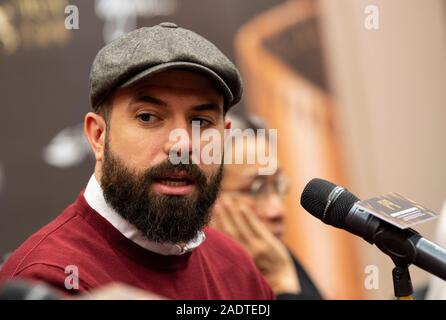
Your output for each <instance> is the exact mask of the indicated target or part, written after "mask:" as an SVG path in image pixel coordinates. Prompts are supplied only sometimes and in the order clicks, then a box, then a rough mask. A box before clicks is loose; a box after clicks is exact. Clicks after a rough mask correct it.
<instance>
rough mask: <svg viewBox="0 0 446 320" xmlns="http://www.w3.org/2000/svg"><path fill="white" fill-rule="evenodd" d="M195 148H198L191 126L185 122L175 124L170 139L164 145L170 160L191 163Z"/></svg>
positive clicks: (170, 132) (171, 129)
mask: <svg viewBox="0 0 446 320" xmlns="http://www.w3.org/2000/svg"><path fill="white" fill-rule="evenodd" d="M194 148H196V147H195V146H194V142H193V140H192V131H191V124H190V123H187V122H186V121H184V120H183V121H176V122H174V123H173V124H172V126H171V127H170V130H169V132H168V139H167V141H166V143H165V144H164V152H165V153H166V154H167V155H168V156H169V158H170V157H172V158H175V159H179V158H181V162H183V163H191V162H192V157H193V156H194V152H193V151H194ZM171 160H174V159H171ZM184 161H187V162H184ZM173 162H175V161H173Z"/></svg>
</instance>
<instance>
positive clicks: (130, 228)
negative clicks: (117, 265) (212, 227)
mask: <svg viewBox="0 0 446 320" xmlns="http://www.w3.org/2000/svg"><path fill="white" fill-rule="evenodd" d="M84 197H85V200H86V201H87V203H88V205H89V206H90V207H91V208H93V209H94V210H95V211H96V212H97V213H99V214H100V215H101V216H102V217H103V218H105V219H106V220H107V221H108V222H109V223H110V224H111V225H112V226H113V227H115V228H116V229H117V230H118V231H119V232H121V233H122V234H123V235H124V236H125V237H126V238H128V239H130V240H132V241H133V242H135V243H136V244H138V245H139V246H141V247H143V248H145V249H147V250H150V251H152V252H156V253H158V254H162V255H165V256H169V255H181V254H184V253H186V252H189V251H192V250H193V249H195V248H197V247H198V246H199V245H200V244H202V243H203V241H204V240H205V239H206V236H205V234H204V232H203V231H198V232H197V235H196V236H195V238H194V239H192V240H191V241H189V242H188V243H187V244H186V245H185V246H184V247H181V246H180V245H178V244H175V243H158V242H153V241H150V240H149V239H147V238H146V237H145V236H144V235H143V233H142V232H141V231H139V230H138V229H137V228H136V227H135V226H134V225H132V224H131V223H129V222H128V221H126V220H125V219H124V218H122V217H121V216H120V215H119V214H118V213H117V212H116V211H115V210H114V209H113V208H112V207H111V206H109V205H108V203H107V202H106V201H105V198H104V193H103V191H102V188H101V186H100V185H99V183H98V181H97V180H96V177H95V175H94V174H93V175H92V176H91V178H90V180H89V181H88V184H87V188H86V189H85V192H84Z"/></svg>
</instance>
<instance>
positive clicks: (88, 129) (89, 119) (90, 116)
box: [84, 112, 107, 161]
mask: <svg viewBox="0 0 446 320" xmlns="http://www.w3.org/2000/svg"><path fill="white" fill-rule="evenodd" d="M106 130H107V126H106V123H105V120H104V118H103V117H102V116H101V115H99V114H97V113H94V112H89V113H87V115H86V116H85V119H84V134H85V137H86V138H87V140H88V143H89V144H90V147H91V149H92V150H93V153H94V156H95V159H96V161H102V159H103V156H104V147H105V134H106Z"/></svg>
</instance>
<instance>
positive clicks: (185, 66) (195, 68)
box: [120, 61, 234, 108]
mask: <svg viewBox="0 0 446 320" xmlns="http://www.w3.org/2000/svg"><path fill="white" fill-rule="evenodd" d="M170 69H182V70H188V71H192V72H197V73H201V74H204V75H206V76H209V77H210V78H212V79H213V80H214V81H215V82H216V83H217V85H218V86H219V87H220V89H221V90H222V92H223V95H224V97H225V108H228V106H231V105H232V101H234V95H233V94H232V92H231V89H229V87H228V85H227V84H226V82H225V81H224V80H223V79H222V78H221V77H220V76H219V75H218V74H217V73H215V72H214V71H212V70H211V69H209V68H207V67H205V66H202V65H200V64H196V63H192V62H182V61H175V62H167V63H163V64H158V65H156V66H153V67H150V68H148V69H145V70H144V71H142V72H140V73H138V74H136V75H135V76H133V77H131V78H130V79H129V80H127V81H126V82H125V83H124V84H122V85H121V86H120V87H121V88H128V87H130V86H132V85H134V84H136V83H137V82H139V81H141V80H143V79H145V78H147V77H149V76H151V75H153V74H155V73H159V72H161V71H166V70H170Z"/></svg>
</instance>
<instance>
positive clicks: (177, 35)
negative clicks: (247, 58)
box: [90, 22, 243, 111]
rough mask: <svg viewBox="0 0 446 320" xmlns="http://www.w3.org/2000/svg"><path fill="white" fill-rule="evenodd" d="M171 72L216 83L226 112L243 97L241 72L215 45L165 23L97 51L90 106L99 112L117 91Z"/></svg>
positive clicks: (135, 31)
mask: <svg viewBox="0 0 446 320" xmlns="http://www.w3.org/2000/svg"><path fill="white" fill-rule="evenodd" d="M168 69H185V70H189V71H193V72H198V73H202V74H204V75H207V76H209V77H210V78H212V79H213V80H215V82H216V83H217V85H218V86H219V88H220V89H221V90H222V93H223V96H224V98H225V109H226V110H228V109H229V108H230V107H232V106H233V105H234V104H236V103H237V102H239V101H240V99H241V97H242V92H243V84H242V79H241V77H240V73H239V71H238V70H237V68H236V67H235V66H234V64H233V63H232V62H231V61H230V60H229V59H228V58H227V57H226V56H225V55H224V54H223V53H222V52H221V51H220V50H219V49H218V48H217V47H216V46H215V45H213V44H212V43H211V42H209V41H208V40H206V39H205V38H203V37H202V36H200V35H198V34H196V33H195V32H192V31H190V30H187V29H184V28H180V27H178V26H177V25H176V24H174V23H171V22H164V23H161V24H159V25H156V26H153V27H144V28H140V29H136V30H134V31H132V32H129V33H127V34H125V35H123V36H122V37H120V38H118V39H116V40H114V41H112V42H111V43H109V44H107V45H106V46H105V47H103V48H102V49H101V50H100V51H99V52H98V54H97V55H96V58H95V59H94V61H93V65H92V67H91V71H90V101H91V106H92V108H93V109H94V110H95V111H97V110H98V108H99V106H100V105H101V104H102V103H103V102H104V101H105V99H106V98H107V96H108V95H109V94H110V93H111V92H112V91H114V90H115V89H117V88H123V87H128V86H131V85H132V84H134V83H136V82H137V81H139V80H141V79H143V78H145V77H147V76H149V75H152V74H154V73H156V72H160V71H164V70H168Z"/></svg>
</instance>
